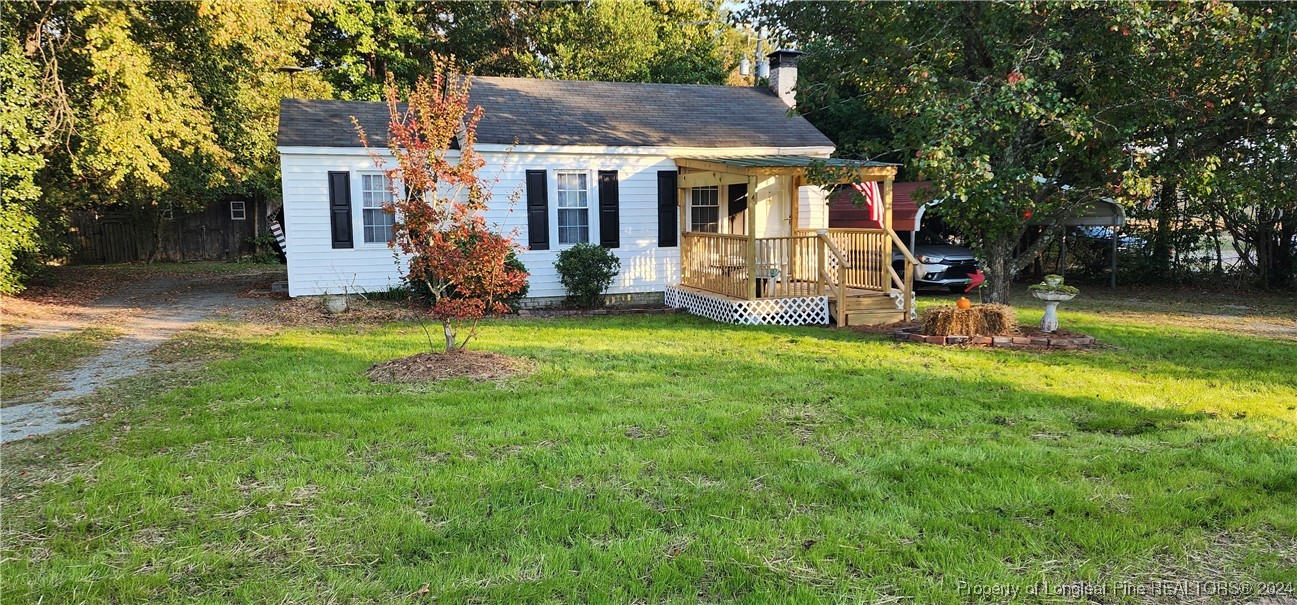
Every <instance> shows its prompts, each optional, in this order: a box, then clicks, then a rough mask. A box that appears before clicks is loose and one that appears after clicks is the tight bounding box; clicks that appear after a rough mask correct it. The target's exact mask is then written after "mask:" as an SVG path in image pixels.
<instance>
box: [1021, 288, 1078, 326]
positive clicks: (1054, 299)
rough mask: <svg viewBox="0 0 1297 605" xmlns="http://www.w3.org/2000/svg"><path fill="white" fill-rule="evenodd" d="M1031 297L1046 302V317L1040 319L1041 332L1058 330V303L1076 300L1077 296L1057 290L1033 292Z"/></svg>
mask: <svg viewBox="0 0 1297 605" xmlns="http://www.w3.org/2000/svg"><path fill="white" fill-rule="evenodd" d="M1031 295H1032V296H1035V297H1036V298H1039V299H1040V300H1043V301H1045V316H1044V317H1041V318H1040V331H1041V332H1053V331H1055V330H1058V303H1061V302H1067V301H1069V300H1072V299H1073V298H1076V295H1075V294H1070V293H1067V292H1059V291H1057V290H1032V291H1031Z"/></svg>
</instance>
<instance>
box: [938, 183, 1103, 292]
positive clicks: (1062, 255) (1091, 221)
mask: <svg viewBox="0 0 1297 605" xmlns="http://www.w3.org/2000/svg"><path fill="white" fill-rule="evenodd" d="M919 216H920V217H921V216H922V209H920V215H919ZM915 224H916V225H917V224H918V221H917V220H916V221H915ZM1125 224H1126V211H1125V210H1123V209H1122V207H1121V205H1120V204H1118V203H1117V202H1115V201H1113V200H1111V199H1107V198H1105V199H1102V200H1098V201H1095V202H1091V203H1090V204H1088V205H1086V206H1082V207H1081V208H1078V209H1077V210H1076V211H1075V212H1073V213H1072V215H1071V216H1069V217H1068V218H1066V219H1064V220H1063V223H1062V225H1061V227H1062V229H1063V234H1062V237H1061V238H1060V240H1059V241H1060V244H1059V245H1060V250H1059V255H1058V273H1059V275H1062V276H1063V277H1064V278H1066V277H1067V228H1068V227H1109V228H1111V229H1112V248H1111V250H1110V251H1109V255H1110V256H1111V258H1110V265H1109V273H1110V274H1109V276H1108V287H1110V288H1116V287H1117V242H1119V241H1120V240H1121V234H1120V232H1119V231H1118V229H1119V228H1120V227H1122V226H1123V225H1125ZM1031 225H1033V226H1037V227H1045V226H1048V225H1049V223H1044V222H1033V223H1031Z"/></svg>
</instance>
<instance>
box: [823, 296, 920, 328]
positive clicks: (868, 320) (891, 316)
mask: <svg viewBox="0 0 1297 605" xmlns="http://www.w3.org/2000/svg"><path fill="white" fill-rule="evenodd" d="M844 304H845V309H844V310H845V312H846V321H845V323H846V325H848V326H872V325H878V324H889V323H896V322H898V321H904V320H905V313H904V312H903V311H901V310H900V309H897V308H896V301H895V300H894V299H893V298H892V297H890V296H886V295H883V294H870V295H863V296H848V297H847V298H846V301H845V303H844ZM829 316H830V317H837V316H838V301H837V300H830V301H829Z"/></svg>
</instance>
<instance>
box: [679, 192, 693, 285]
mask: <svg viewBox="0 0 1297 605" xmlns="http://www.w3.org/2000/svg"><path fill="white" fill-rule="evenodd" d="M686 195H688V190H687V189H685V188H684V187H677V188H676V205H677V206H679V207H680V219H679V220H680V224H679V225H676V229H677V230H678V231H679V232H680V238H679V241H680V283H682V284H685V285H690V286H692V285H694V283H693V280H692V279H690V278H692V277H693V275H692V274H691V267H690V264H691V261H692V260H693V256H694V255H693V254H692V253H693V252H694V251H693V250H691V249H690V248H691V246H692V244H693V242H692V241H690V240H688V239H686V238H685V233H687V232H688V231H689V217H688V211H687V210H686V207H687V205H686V203H685V201H686V200H687V199H688V198H687V197H686Z"/></svg>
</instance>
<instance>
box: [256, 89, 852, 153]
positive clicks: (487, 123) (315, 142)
mask: <svg viewBox="0 0 1297 605" xmlns="http://www.w3.org/2000/svg"><path fill="white" fill-rule="evenodd" d="M472 83H473V86H472V89H471V92H470V96H471V102H472V103H473V104H475V105H481V106H482V110H483V112H484V115H483V117H482V121H481V123H479V125H478V130H477V138H478V142H480V143H498V144H504V145H510V144H515V143H516V144H519V145H608V146H672V147H704V148H721V147H752V146H760V147H831V146H833V142H832V141H830V140H829V139H828V137H825V136H824V135H823V134H821V133H820V131H818V130H816V129H815V127H814V126H812V125H811V123H810V122H807V121H806V119H805V118H803V117H801V116H793V117H789V116H788V108H787V106H785V105H784V104H783V102H782V101H780V100H779V98H778V97H776V96H775V95H774V94H773V93H771V92H770V91H769V90H767V89H765V88H757V87H750V86H743V87H740V86H706V85H697V84H638V83H622V82H581V81H574V80H535V79H530V78H488V77H474V78H473V79H472ZM351 116H356V117H357V118H358V119H359V120H360V123H361V125H362V126H363V127H364V128H365V132H366V133H368V134H369V137H370V143H371V144H373V145H383V144H384V135H386V133H387V128H386V124H387V107H386V106H385V105H384V104H383V103H374V102H364V101H319V100H305V99H284V100H283V101H282V102H281V103H280V117H279V145H281V146H319V147H359V146H360V141H359V139H358V138H357V137H356V132H355V128H354V127H353V126H352V124H351Z"/></svg>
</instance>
